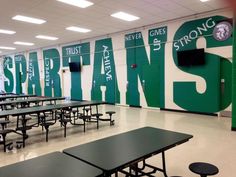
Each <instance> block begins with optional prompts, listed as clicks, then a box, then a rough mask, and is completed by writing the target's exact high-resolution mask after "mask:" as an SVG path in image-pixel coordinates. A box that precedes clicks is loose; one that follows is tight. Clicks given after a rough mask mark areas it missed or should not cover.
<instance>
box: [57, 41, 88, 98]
mask: <svg viewBox="0 0 236 177" xmlns="http://www.w3.org/2000/svg"><path fill="white" fill-rule="evenodd" d="M62 55H63V67H68V66H69V62H81V59H82V61H83V65H90V44H89V43H83V44H77V45H72V46H65V47H63V48H62ZM70 93H71V98H72V99H78V100H82V99H83V94H82V88H81V73H80V72H71V89H70Z"/></svg>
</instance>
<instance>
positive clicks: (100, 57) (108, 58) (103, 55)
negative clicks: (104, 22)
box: [91, 38, 120, 103]
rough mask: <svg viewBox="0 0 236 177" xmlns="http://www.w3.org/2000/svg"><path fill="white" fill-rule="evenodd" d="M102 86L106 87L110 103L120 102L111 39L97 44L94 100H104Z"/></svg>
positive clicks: (106, 96) (93, 89) (106, 95)
mask: <svg viewBox="0 0 236 177" xmlns="http://www.w3.org/2000/svg"><path fill="white" fill-rule="evenodd" d="M102 68H103V71H104V74H102ZM101 86H105V87H106V92H105V100H106V101H107V102H108V103H119V102H120V92H119V89H118V85H117V77H116V68H115V61H114V54H113V47H112V40H111V38H107V39H102V40H98V41H96V43H95V57H94V70H93V87H92V91H91V95H92V96H91V97H92V100H102V91H101Z"/></svg>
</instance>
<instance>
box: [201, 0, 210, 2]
mask: <svg viewBox="0 0 236 177" xmlns="http://www.w3.org/2000/svg"><path fill="white" fill-rule="evenodd" d="M200 1H202V2H207V1H210V0H200Z"/></svg>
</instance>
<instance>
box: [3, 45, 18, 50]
mask: <svg viewBox="0 0 236 177" xmlns="http://www.w3.org/2000/svg"><path fill="white" fill-rule="evenodd" d="M0 49H4V50H16V48H13V47H6V46H0Z"/></svg>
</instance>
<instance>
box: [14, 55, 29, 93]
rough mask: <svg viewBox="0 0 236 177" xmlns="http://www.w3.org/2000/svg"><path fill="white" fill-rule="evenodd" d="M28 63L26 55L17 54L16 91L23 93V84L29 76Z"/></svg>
mask: <svg viewBox="0 0 236 177" xmlns="http://www.w3.org/2000/svg"><path fill="white" fill-rule="evenodd" d="M26 71H27V64H26V58H25V56H24V55H22V54H20V55H15V77H16V93H17V94H21V93H23V89H22V84H23V83H25V81H26V78H27V72H26Z"/></svg>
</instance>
